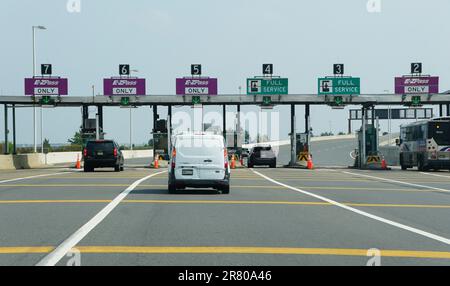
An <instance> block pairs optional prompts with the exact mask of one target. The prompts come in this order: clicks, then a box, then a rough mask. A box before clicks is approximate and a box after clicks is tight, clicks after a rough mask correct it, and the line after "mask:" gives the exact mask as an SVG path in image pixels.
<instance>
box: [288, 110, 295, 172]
mask: <svg viewBox="0 0 450 286" xmlns="http://www.w3.org/2000/svg"><path fill="white" fill-rule="evenodd" d="M295 133H296V132H295V104H291V161H290V163H289V165H291V166H294V165H295V163H296V161H297V160H296V156H295V153H296V150H295V149H296V148H295V137H296V134H295Z"/></svg>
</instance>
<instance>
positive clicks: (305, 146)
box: [295, 133, 311, 167]
mask: <svg viewBox="0 0 450 286" xmlns="http://www.w3.org/2000/svg"><path fill="white" fill-rule="evenodd" d="M308 136H309V135H308V133H296V134H295V154H296V156H297V160H296V161H297V162H296V164H297V165H300V166H303V167H307V164H308V158H309V156H310V155H311V154H310V148H309V138H308Z"/></svg>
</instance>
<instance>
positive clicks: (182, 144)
mask: <svg viewBox="0 0 450 286" xmlns="http://www.w3.org/2000/svg"><path fill="white" fill-rule="evenodd" d="M170 154H171V158H170V162H169V168H168V169H169V183H168V188H169V193H174V192H175V191H176V190H177V189H185V188H186V187H193V188H215V189H217V190H220V191H221V192H222V193H223V194H228V193H229V192H230V166H229V163H228V154H227V149H226V147H225V142H224V139H223V136H222V135H214V134H207V133H190V134H179V135H175V136H174V137H173V139H172V146H171V152H170Z"/></svg>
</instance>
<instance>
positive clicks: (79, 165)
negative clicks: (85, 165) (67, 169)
mask: <svg viewBox="0 0 450 286" xmlns="http://www.w3.org/2000/svg"><path fill="white" fill-rule="evenodd" d="M75 168H77V169H81V162H80V154H78V155H77V162H76V164H75Z"/></svg>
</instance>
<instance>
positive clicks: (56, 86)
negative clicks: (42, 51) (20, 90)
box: [25, 64, 68, 104]
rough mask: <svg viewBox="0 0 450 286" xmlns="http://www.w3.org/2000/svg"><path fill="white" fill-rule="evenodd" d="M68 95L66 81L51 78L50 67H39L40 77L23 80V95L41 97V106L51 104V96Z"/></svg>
mask: <svg viewBox="0 0 450 286" xmlns="http://www.w3.org/2000/svg"><path fill="white" fill-rule="evenodd" d="M67 94H68V80H67V78H62V77H59V76H52V65H51V64H42V65H41V76H33V77H32V78H25V95H29V96H33V97H36V96H41V100H40V101H41V102H40V103H41V104H51V102H52V101H54V100H53V99H52V98H51V96H61V95H67Z"/></svg>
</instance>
